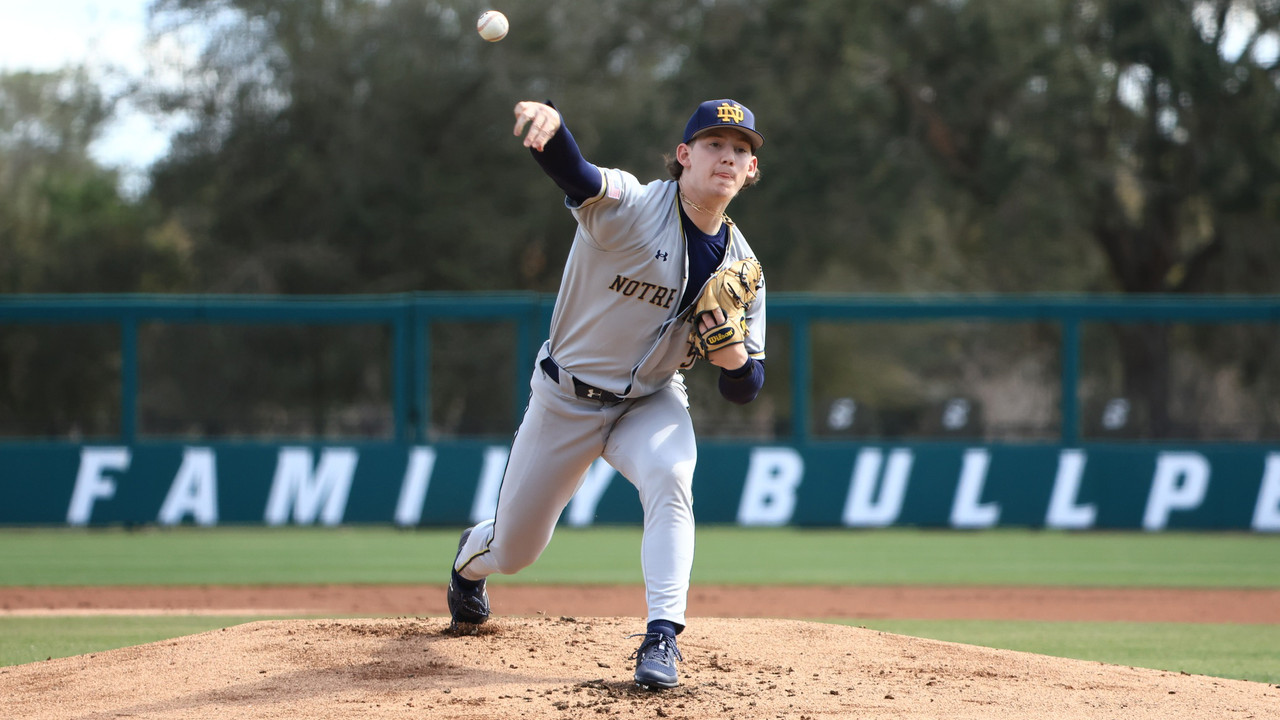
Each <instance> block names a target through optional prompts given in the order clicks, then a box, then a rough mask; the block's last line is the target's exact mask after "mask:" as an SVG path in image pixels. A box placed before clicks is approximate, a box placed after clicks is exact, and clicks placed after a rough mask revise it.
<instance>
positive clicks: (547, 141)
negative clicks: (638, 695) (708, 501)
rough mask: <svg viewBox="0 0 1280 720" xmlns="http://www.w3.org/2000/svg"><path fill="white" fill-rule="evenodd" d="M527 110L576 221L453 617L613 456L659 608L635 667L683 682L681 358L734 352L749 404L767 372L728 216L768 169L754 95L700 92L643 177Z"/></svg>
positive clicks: (752, 295) (756, 272) (725, 377)
mask: <svg viewBox="0 0 1280 720" xmlns="http://www.w3.org/2000/svg"><path fill="white" fill-rule="evenodd" d="M515 117H516V124H515V131H514V134H515V135H516V136H517V137H519V136H521V135H523V136H524V141H523V142H524V145H525V147H528V148H530V151H531V152H532V155H533V157H534V159H535V160H536V161H537V163H538V164H539V165H540V166H541V167H542V170H543V171H544V172H545V173H546V174H547V175H548V176H549V177H550V178H551V179H552V180H553V181H555V183H556V184H557V185H558V186H559V187H560V188H561V189H562V190H563V191H564V193H565V196H566V199H565V206H566V207H567V208H568V209H569V211H570V212H571V213H573V215H574V218H575V219H576V220H577V222H578V227H577V231H576V234H575V236H574V239H573V246H572V247H571V249H570V251H569V256H568V260H567V261H566V263H565V268H564V276H563V278H562V280H561V285H560V291H559V294H558V295H557V297H556V304H555V311H554V314H553V316H552V320H551V334H550V338H549V339H548V340H547V341H546V342H545V343H543V345H542V349H541V351H540V352H539V353H538V356H537V362H536V367H535V368H534V369H533V378H532V380H531V381H530V387H531V395H530V398H529V406H528V408H527V409H526V410H525V414H524V419H523V421H522V422H521V424H520V428H519V430H518V431H517V433H516V436H515V440H514V442H513V444H512V446H511V454H510V458H509V460H508V464H507V469H506V473H505V475H504V476H503V479H502V485H501V489H500V491H499V493H498V507H497V512H496V513H495V516H494V518H493V519H492V520H487V521H485V522H482V523H480V524H478V525H476V526H475V527H471V528H467V529H466V530H465V531H463V533H462V538H461V540H460V541H459V545H458V553H457V556H456V557H455V558H454V562H453V567H452V572H451V573H450V580H449V588H448V602H449V611H450V613H451V614H452V616H453V622H454V623H455V625H456V624H459V623H473V624H474V623H482V622H484V621H485V620H487V619H488V617H489V597H488V594H487V592H486V589H485V578H486V577H488V576H489V575H492V574H494V573H503V574H512V573H516V572H519V571H520V570H521V569H523V568H525V567H528V566H529V565H530V564H532V563H533V562H534V560H536V559H537V558H538V556H539V555H540V554H541V553H542V551H543V549H545V548H546V546H547V543H548V542H550V540H551V535H552V532H553V531H554V530H555V525H556V521H557V519H558V518H559V517H560V513H561V511H563V510H564V508H565V506H566V505H567V504H568V503H569V500H570V499H571V498H572V497H573V494H574V492H575V491H576V490H577V489H578V486H579V485H580V484H581V483H582V481H583V478H584V475H585V473H586V472H587V469H588V467H590V465H591V463H592V462H593V461H595V459H596V458H600V457H603V458H604V459H605V460H606V461H607V462H608V463H609V464H610V465H612V466H613V467H614V468H615V469H616V470H617V471H618V472H620V473H621V474H622V475H623V476H624V477H626V478H627V480H628V481H630V482H631V484H632V485H634V486H635V488H636V490H637V491H638V492H639V497H640V504H641V506H642V508H643V510H644V532H643V539H642V541H641V548H640V555H641V565H642V569H643V572H644V585H645V599H646V602H647V605H648V624H647V626H646V628H645V632H643V633H637V635H636V636H637V637H642V639H641V641H640V647H639V649H638V650H637V651H636V652H635V654H634V655H633V656H632V657H633V658H634V659H635V661H636V670H635V680H636V683H638V684H639V685H642V686H644V687H647V688H653V689H657V688H672V687H675V686H676V685H677V684H678V682H679V679H678V673H677V667H676V661H677V660H681V659H682V658H681V656H680V650H679V648H678V646H677V644H676V636H677V635H679V634H680V632H681V631H683V630H684V627H685V606H686V600H687V596H688V593H689V573H690V571H691V569H692V567H693V544H694V519H693V489H692V483H693V470H694V465H695V463H696V462H697V444H696V442H695V438H694V430H693V423H692V421H691V419H690V417H689V409H688V396H687V393H686V389H685V385H684V376H683V374H682V373H683V372H684V371H685V370H688V369H689V368H691V367H692V366H693V364H694V363H695V362H696V361H697V360H698V359H699V358H706V360H707V361H708V362H710V363H711V364H712V365H715V366H717V367H719V368H720V376H719V390H720V394H721V395H722V396H724V397H725V398H726V399H728V400H729V401H731V402H734V403H739V404H745V403H748V402H751V401H752V400H754V399H755V397H756V395H757V394H758V393H759V391H760V388H761V387H762V386H763V384H764V375H765V373H764V362H763V360H764V356H765V354H764V341H765V288H764V276H763V273H762V271H761V269H760V264H759V262H758V261H756V259H755V254H754V253H753V252H752V251H751V248H750V246H748V245H747V241H746V239H745V238H744V237H743V235H742V233H741V232H740V231H739V230H738V228H737V226H736V225H735V224H734V223H733V221H732V220H730V219H729V217H728V216H727V215H725V209H726V208H727V207H728V205H729V203H730V201H732V200H733V199H734V197H736V196H737V194H738V192H739V191H740V190H742V189H743V188H744V187H747V186H750V185H751V184H753V183H755V182H756V181H757V180H758V179H759V177H760V171H759V167H758V159H757V157H756V151H757V150H758V149H759V148H760V146H761V145H762V144H763V143H764V137H763V136H762V135H761V134H760V132H759V131H758V130H757V129H756V125H755V116H754V115H753V114H752V112H751V111H750V110H748V109H747V108H746V107H745V106H743V105H742V104H740V103H737V102H735V101H733V100H710V101H707V102H704V103H702V104H701V105H699V106H698V107H697V109H696V110H695V111H694V113H693V115H692V116H691V117H690V118H689V121H688V123H687V124H686V126H685V129H684V135H683V137H682V141H681V142H680V143H679V144H678V145H676V147H675V155H674V156H673V157H671V156H669V157H668V158H667V169H668V171H669V172H670V174H671V179H669V180H655V181H653V182H650V183H648V184H642V183H641V182H640V181H639V180H637V179H636V177H635V176H633V175H631V174H630V173H628V172H625V171H622V170H617V169H612V168H600V167H597V166H595V165H593V164H591V163H589V162H587V161H586V160H585V159H584V158H583V156H582V153H581V152H580V151H579V149H578V145H577V143H576V142H575V141H574V139H573V136H572V135H571V134H570V132H569V129H568V128H567V127H566V126H565V124H564V119H563V117H562V116H561V114H560V112H559V111H557V110H556V109H555V108H554V107H552V106H551V105H549V104H544V103H538V102H520V103H517V104H516V106H515ZM526 129H527V130H526Z"/></svg>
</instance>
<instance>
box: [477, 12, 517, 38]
mask: <svg viewBox="0 0 1280 720" xmlns="http://www.w3.org/2000/svg"><path fill="white" fill-rule="evenodd" d="M510 28H511V25H510V24H509V23H508V22H507V16H506V15H503V14H502V13H500V12H498V11H497V10H488V11H486V12H485V13H484V14H483V15H481V16H480V19H479V20H477V21H476V32H478V33H480V37H482V38H484V39H485V40H488V41H489V42H498V41H499V40H501V39H502V38H504V37H506V36H507V30H509V29H510Z"/></svg>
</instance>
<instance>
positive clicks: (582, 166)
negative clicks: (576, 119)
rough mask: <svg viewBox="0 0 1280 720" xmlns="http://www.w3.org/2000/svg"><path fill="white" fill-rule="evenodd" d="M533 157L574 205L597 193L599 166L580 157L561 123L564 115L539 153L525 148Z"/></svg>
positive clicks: (599, 180) (576, 146)
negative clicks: (556, 129)
mask: <svg viewBox="0 0 1280 720" xmlns="http://www.w3.org/2000/svg"><path fill="white" fill-rule="evenodd" d="M529 152H531V153H533V159H534V160H537V161H538V165H540V166H541V167H542V171H543V172H545V173H546V174H547V176H548V177H550V178H551V179H552V180H554V181H555V183H556V185H559V186H560V189H561V190H563V191H564V194H565V197H567V198H569V200H570V201H571V202H572V203H573V204H574V205H580V204H582V203H583V202H586V201H587V200H590V199H591V198H593V197H595V196H596V195H599V194H600V184H601V182H603V179H604V176H603V175H601V174H600V168H598V167H596V166H595V165H592V164H591V163H589V162H587V160H586V158H584V157H582V150H580V149H579V148H578V143H577V141H576V140H574V139H573V133H571V132H569V126H568V125H565V123H564V115H561V116H560V129H559V130H558V131H556V134H555V135H552V136H551V139H550V140H548V141H547V144H546V146H545V147H544V148H543V149H542V152H538V151H537V150H534V149H533V148H529Z"/></svg>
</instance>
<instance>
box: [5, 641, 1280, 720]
mask: <svg viewBox="0 0 1280 720" xmlns="http://www.w3.org/2000/svg"><path fill="white" fill-rule="evenodd" d="M641 626H642V623H641V622H640V621H639V620H637V619H631V618H586V617H581V618H576V619H575V618H550V617H540V618H509V617H508V618H497V619H495V620H494V621H492V622H491V623H489V624H487V625H484V626H481V627H480V628H479V629H478V632H477V633H476V634H474V635H457V634H452V633H450V632H449V631H448V621H447V620H444V619H441V618H426V619H423V618H416V619H405V618H399V619H361V620H289V621H271V622H255V623H250V624H246V625H239V626H235V627H230V628H226V629H223V630H220V631H213V632H207V633H201V634H199V635H190V636H187V637H182V638H178V639H176V640H165V641H162V642H157V643H151V644H148V645H140V646H137V647H130V648H123V649H120V650H113V651H109V652H101V653H95V654H92V655H81V656H76V657H69V658H62V659H57V660H50V661H46V662H39V663H31V664H28V665H20V666H16V667H9V668H0V697H4V698H5V713H4V714H5V716H6V717H14V718H30V719H32V720H46V719H48V720H53V719H54V718H59V719H61V718H69V717H74V718H117V717H138V718H152V719H161V718H175V719H178V718H180V719H181V720H200V719H203V718H209V719H213V718H219V719H221V718H227V717H235V718H415V720H416V719H420V718H432V719H433V720H434V719H436V718H468V719H471V718H502V719H504V720H515V719H516V718H526V719H530V720H537V719H540V718H600V717H638V718H654V717H658V718H690V719H696V720H703V719H705V718H712V717H715V718H723V719H724V720H729V719H731V718H742V719H744V720H746V719H748V718H750V719H754V718H789V719H796V720H798V719H800V718H814V719H816V718H939V717H946V718H984V719H990V718H1002V717H1009V718H1014V717H1016V718H1054V719H1055V720H1061V719H1065V718H1116V717H1124V718H1129V719H1134V718H1159V719H1161V720H1165V719H1166V718H1210V717H1212V718H1226V717H1231V718H1241V719H1244V718H1263V717H1276V713H1277V709H1278V708H1280V689H1276V688H1274V687H1272V686H1270V685H1267V684H1263V683H1253V682H1245V681H1240V680H1223V679H1219V678H1211V677H1205V676H1197V675H1181V674H1177V673H1169V672H1163V671H1158V670H1145V669H1138V668H1129V667H1119V666H1115V665H1106V664H1103V663H1098V662H1086V661H1080V660H1064V659H1059V658H1051V657H1046V656H1042V655H1034V654H1030V653H1020V652H1012V651H1006V650H992V649H987V648H980V647H974V646H969V645H960V644H956V643H946V642H938V641H934V640H921V639H917V638H910V637H905V636H901V635H893V634H889V633H883V632H878V631H874V630H866V629H861V628H852V627H846V626H838V625H824V624H817V623H806V622H798V621H791V620H730V619H719V618H699V619H698V620H697V621H696V622H695V623H694V624H693V625H692V626H690V628H689V629H688V630H687V631H686V632H685V633H684V634H683V635H681V636H680V648H681V650H682V652H683V653H684V657H685V661H684V662H683V663H682V664H681V667H680V673H681V681H682V685H681V686H680V687H679V688H676V689H674V690H668V691H662V692H649V691H645V690H641V689H639V688H636V687H635V685H634V684H633V682H632V679H631V674H632V671H633V665H632V662H631V661H629V660H628V659H627V658H628V656H629V655H630V654H631V652H632V651H634V650H635V648H636V647H637V646H638V640H637V639H628V638H627V637H626V636H627V635H628V634H629V633H632V632H635V631H636V630H637V629H639V628H640V627H641Z"/></svg>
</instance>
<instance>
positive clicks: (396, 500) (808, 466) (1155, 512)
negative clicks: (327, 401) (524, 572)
mask: <svg viewBox="0 0 1280 720" xmlns="http://www.w3.org/2000/svg"><path fill="white" fill-rule="evenodd" d="M506 462H507V447H506V446H505V445H490V444H485V443H477V442H456V443H447V444H439V445H430V446H405V445H397V444H371V445H365V446H351V445H269V444H231V443H229V444H193V445H182V444H146V445H137V446H120V445H72V444H31V445H11V446H3V447H0V524H5V525H69V526H86V525H118V524H158V525H182V524H188V525H207V526H212V525H219V524H265V525H340V524H355V523H375V524H376V523H386V524H396V525H401V526H417V525H428V526H461V525H466V524H471V523H475V522H478V521H480V520H483V519H486V518H489V517H492V515H493V511H494V507H495V506H496V503H497V492H498V487H499V485H500V483H501V480H502V472H503V469H504V467H505V466H506ZM694 509H695V512H696V514H697V517H698V521H699V522H703V523H732V524H739V525H744V526H778V525H800V526H829V527H839V526H843V527H859V528H867V527H888V526H894V525H908V526H922V527H950V528H975V529H976V528H991V527H999V526H1019V527H1047V528H1058V529H1071V530H1087V529H1095V528H1096V529H1142V530H1148V531H1159V530H1165V529H1214V530H1252V531H1257V532H1280V448H1267V447H1258V446H1230V445H1223V446H1188V447H1170V446H1164V445H1149V446H1148V445H1114V446H1113V445H1098V446H1088V447H1058V446H1053V445H1036V446H1023V445H981V446H960V445H951V444H911V445H854V444H831V445H821V446H806V447H791V446H785V445H779V446H755V445H745V444H733V443H704V444H702V445H701V446H700V447H699V463H698V471H697V475H696V476H695V480H694ZM639 521H640V510H639V504H638V502H637V500H636V497H635V489H634V488H633V487H632V486H631V485H630V483H629V482H627V480H626V479H625V478H624V477H622V476H621V475H620V474H618V473H617V472H615V471H614V469H613V468H612V467H610V466H609V465H607V464H606V463H605V462H604V461H602V460H601V461H597V462H596V464H594V465H592V466H591V468H590V469H589V470H588V471H587V473H586V474H585V475H584V477H583V479H582V484H581V486H580V488H579V490H578V492H577V494H576V495H575V496H574V498H573V500H572V501H571V502H570V504H569V506H568V508H566V510H565V513H564V515H563V517H562V518H561V522H562V523H565V524H568V525H574V526H588V525H592V524H597V523H609V524H619V523H638V522H639Z"/></svg>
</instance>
